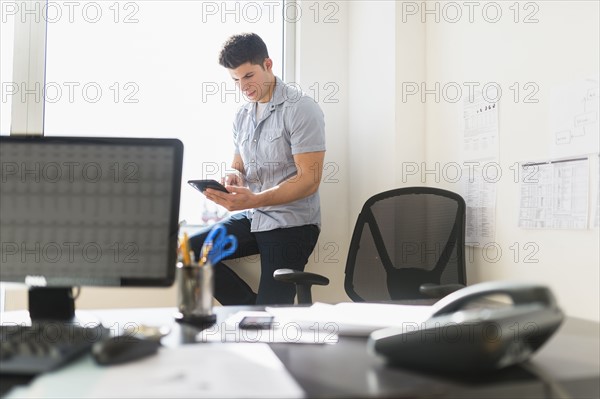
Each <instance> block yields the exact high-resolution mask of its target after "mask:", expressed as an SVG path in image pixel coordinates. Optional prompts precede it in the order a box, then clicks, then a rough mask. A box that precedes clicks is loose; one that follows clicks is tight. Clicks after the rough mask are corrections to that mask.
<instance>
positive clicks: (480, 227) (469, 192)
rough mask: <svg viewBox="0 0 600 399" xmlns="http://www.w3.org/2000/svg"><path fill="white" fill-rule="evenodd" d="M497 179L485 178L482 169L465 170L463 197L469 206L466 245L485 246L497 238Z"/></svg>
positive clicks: (462, 188) (462, 182) (462, 187)
mask: <svg viewBox="0 0 600 399" xmlns="http://www.w3.org/2000/svg"><path fill="white" fill-rule="evenodd" d="M494 180H495V177H494V178H492V179H489V178H485V177H484V176H483V175H482V169H481V168H473V169H471V170H467V169H465V170H464V171H463V174H462V180H461V185H462V186H461V190H462V197H463V198H464V199H465V203H466V205H467V215H466V223H465V230H466V231H465V243H466V245H470V246H475V247H479V246H485V245H486V244H487V243H490V242H494V239H495V236H496V183H495V181H494Z"/></svg>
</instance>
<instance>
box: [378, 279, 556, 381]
mask: <svg viewBox="0 0 600 399" xmlns="http://www.w3.org/2000/svg"><path fill="white" fill-rule="evenodd" d="M490 295H506V296H508V297H509V298H510V299H511V300H512V305H507V306H503V307H496V308H489V307H487V308H486V307H475V308H465V306H466V305H468V304H471V303H472V302H473V301H475V300H481V299H482V298H484V297H489V296H490ZM433 308H434V312H433V316H432V317H431V318H429V319H428V320H427V321H426V322H424V323H423V324H422V325H420V326H416V325H415V324H414V323H406V325H404V326H402V327H392V328H385V329H382V330H378V331H374V332H373V333H371V335H370V337H369V341H368V346H369V349H370V351H371V352H374V353H377V354H379V355H382V356H383V357H385V358H386V359H387V360H388V362H389V363H390V364H392V365H398V366H402V367H408V368H416V369H422V370H428V371H438V372H439V371H441V372H455V373H463V374H464V373H468V372H486V371H493V370H497V369H501V368H504V367H507V366H510V365H513V364H516V363H519V362H522V361H525V360H527V359H528V358H529V357H530V356H531V355H532V354H533V353H534V352H535V351H536V350H537V349H538V348H539V347H540V346H542V345H543V344H544V343H545V342H546V341H547V340H548V338H550V336H552V334H554V332H555V331H556V330H557V329H558V327H559V326H560V324H561V323H562V321H563V318H564V316H563V313H562V311H561V310H560V309H559V308H558V306H557V304H556V301H555V299H554V296H553V295H552V292H551V291H550V290H549V289H548V288H547V287H544V286H540V285H534V284H521V283H509V282H489V283H481V284H476V285H474V286H471V287H467V288H463V289H461V290H459V291H456V292H454V293H452V294H450V295H448V296H446V297H445V298H443V299H441V300H440V301H438V302H437V303H436V304H435V305H433Z"/></svg>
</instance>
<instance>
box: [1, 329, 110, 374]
mask: <svg viewBox="0 0 600 399" xmlns="http://www.w3.org/2000/svg"><path fill="white" fill-rule="evenodd" d="M109 336H110V330H108V329H107V328H105V327H103V326H101V325H98V326H94V327H83V326H80V325H77V324H68V323H61V322H47V323H36V324H34V325H32V326H23V325H2V326H0V372H1V373H3V374H4V373H5V374H14V375H37V374H40V373H44V372H46V371H50V370H54V369H56V368H58V367H60V366H62V365H64V364H66V363H68V362H69V361H71V360H73V359H75V358H77V357H78V356H80V355H82V354H84V353H87V352H89V351H90V350H91V347H92V345H93V344H94V343H95V342H97V341H101V340H104V339H106V338H108V337H109Z"/></svg>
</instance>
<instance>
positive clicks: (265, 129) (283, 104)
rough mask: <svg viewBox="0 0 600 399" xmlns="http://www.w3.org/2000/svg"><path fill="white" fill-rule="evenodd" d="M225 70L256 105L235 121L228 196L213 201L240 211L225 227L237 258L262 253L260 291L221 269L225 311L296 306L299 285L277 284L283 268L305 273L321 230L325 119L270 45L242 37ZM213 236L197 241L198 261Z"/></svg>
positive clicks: (212, 193) (218, 288) (234, 42)
mask: <svg viewBox="0 0 600 399" xmlns="http://www.w3.org/2000/svg"><path fill="white" fill-rule="evenodd" d="M219 63H220V64H221V65H222V66H223V67H225V68H226V69H227V70H228V72H229V74H230V75H231V77H232V78H233V80H234V81H235V82H236V85H237V86H238V87H239V88H240V90H241V91H242V93H243V94H244V96H245V97H246V98H247V99H248V100H249V102H248V103H247V104H246V105H244V106H243V107H241V108H240V109H239V111H238V112H237V114H236V116H235V119H234V122H233V140H234V145H235V152H234V156H233V162H232V168H233V169H235V170H236V171H237V172H236V173H235V174H229V175H227V176H226V178H225V181H224V183H225V187H226V189H227V191H228V193H226V192H223V191H219V190H214V189H211V188H207V189H206V190H205V191H204V194H205V195H206V197H207V198H208V199H209V200H211V201H214V202H215V203H217V204H219V205H221V206H223V207H225V208H226V209H228V210H229V211H243V212H240V213H235V214H233V215H232V216H230V217H229V218H227V219H226V220H224V221H223V224H224V225H225V227H226V228H227V232H228V233H229V234H233V235H234V236H236V237H237V239H238V249H237V251H236V253H234V254H233V255H232V256H231V257H229V259H232V258H237V257H242V256H248V255H254V254H260V257H261V277H260V283H259V288H258V293H254V292H253V291H252V289H251V288H250V287H249V286H248V284H246V282H245V281H244V280H242V279H241V278H240V277H239V276H238V275H237V274H236V273H235V272H234V271H233V270H232V269H230V268H229V267H227V266H226V265H224V264H222V263H219V264H218V265H215V298H216V299H217V300H218V301H219V302H220V303H221V304H223V305H242V304H244V305H247V304H291V303H293V301H294V295H295V287H294V285H293V284H288V283H282V282H278V281H275V280H274V279H273V272H274V271H275V270H277V269H280V268H290V269H296V270H304V267H305V265H306V263H307V262H308V258H309V256H310V254H311V253H312V251H313V249H314V247H315V245H316V243H317V239H318V237H319V232H320V224H321V211H320V201H319V193H318V189H319V184H320V182H321V175H322V170H323V160H324V157H325V121H324V116H323V112H322V111H321V109H320V107H319V105H318V104H317V103H316V102H315V101H314V100H313V99H312V98H311V97H309V96H307V95H306V94H305V93H303V92H301V91H300V90H299V89H298V88H296V87H293V86H290V85H286V84H285V83H283V82H282V81H281V79H279V78H278V77H276V76H275V75H274V73H273V70H272V68H273V61H272V60H271V59H270V58H269V54H268V51H267V47H266V45H265V43H264V42H263V41H262V39H261V38H260V37H259V36H258V35H256V34H253V33H246V34H240V35H234V36H232V37H231V38H229V39H228V40H227V42H226V43H225V44H224V46H223V48H222V49H221V52H220V55H219ZM207 234H208V231H205V232H203V233H200V234H199V235H197V236H194V237H192V238H191V239H190V243H191V246H192V249H193V250H194V253H195V255H196V257H198V256H199V254H200V248H201V246H202V243H203V242H204V238H205V237H206V235H207Z"/></svg>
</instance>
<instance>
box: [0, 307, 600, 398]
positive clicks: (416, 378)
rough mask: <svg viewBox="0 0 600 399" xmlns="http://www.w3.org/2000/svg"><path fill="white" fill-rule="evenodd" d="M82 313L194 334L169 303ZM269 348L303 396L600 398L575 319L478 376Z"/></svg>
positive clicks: (21, 315)
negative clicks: (526, 358) (515, 360)
mask: <svg viewBox="0 0 600 399" xmlns="http://www.w3.org/2000/svg"><path fill="white" fill-rule="evenodd" d="M260 309H261V308H258V307H217V308H215V311H216V313H217V316H218V320H217V323H221V322H222V321H223V320H225V318H226V317H228V316H229V315H231V314H233V313H235V312H237V311H240V310H260ZM88 312H89V313H90V314H93V315H94V316H96V317H97V318H98V319H100V320H101V321H102V322H103V324H105V325H106V326H107V327H110V326H115V325H118V326H119V327H120V328H123V327H125V325H126V324H127V323H129V324H131V323H146V324H151V325H160V324H170V325H171V327H172V332H171V333H170V334H169V335H168V336H167V337H165V338H163V344H164V345H165V346H167V347H172V346H178V345H182V344H189V343H191V342H193V340H194V336H195V335H196V334H197V332H198V330H196V329H194V328H192V327H188V326H180V325H178V324H177V323H175V322H174V321H173V317H172V316H173V314H174V309H171V308H159V309H125V310H111V311H108V310H102V311H88ZM88 312H86V313H88ZM26 319H27V313H26V312H6V313H4V314H3V315H2V321H3V322H7V321H13V322H21V321H22V320H26ZM198 345H202V344H198ZM270 347H271V349H272V350H273V351H274V352H275V354H276V355H277V356H278V357H279V358H280V359H281V361H282V362H283V364H284V365H285V366H286V368H287V370H288V371H289V372H290V374H291V375H292V376H293V377H294V378H295V379H296V381H297V382H298V383H299V384H300V386H301V387H302V388H303V389H304V391H305V392H306V395H307V397H415V396H419V397H453V398H456V397H460V398H560V397H570V398H598V397H600V325H599V324H598V323H594V322H590V321H585V320H581V319H575V318H567V319H566V320H565V322H564V323H563V325H562V326H561V328H560V329H559V331H558V332H557V333H556V334H555V335H554V336H553V337H552V338H551V339H550V340H549V341H548V342H547V343H546V345H544V346H543V347H542V348H541V349H540V350H539V351H538V352H537V353H536V354H535V355H534V357H533V359H532V361H531V362H529V364H528V365H527V366H517V367H512V368H508V369H506V370H502V371H500V372H498V373H495V374H493V375H491V376H488V377H486V378H483V379H481V378H480V379H479V380H478V381H475V380H470V379H468V378H465V379H456V378H448V377H444V376H440V375H432V374H424V373H418V372H412V371H410V370H403V369H397V368H390V367H387V366H386V365H385V362H384V361H383V360H382V359H381V358H378V357H376V356H373V355H371V354H369V353H368V352H367V350H366V347H365V339H362V338H350V337H340V340H339V342H338V343H337V344H334V345H312V344H283V343H278V344H270ZM19 382H21V383H23V382H26V381H25V380H23V379H10V378H6V376H2V394H5V393H6V392H7V390H8V389H9V387H10V386H11V385H13V384H15V383H19Z"/></svg>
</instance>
